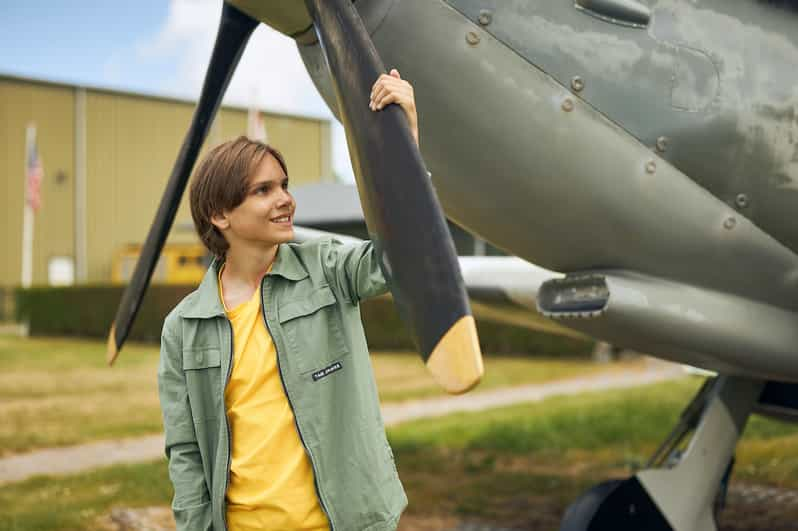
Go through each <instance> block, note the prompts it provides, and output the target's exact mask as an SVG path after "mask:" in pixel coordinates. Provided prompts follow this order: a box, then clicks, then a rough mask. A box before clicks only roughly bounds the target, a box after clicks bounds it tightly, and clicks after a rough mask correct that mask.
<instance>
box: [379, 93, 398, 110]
mask: <svg viewBox="0 0 798 531" xmlns="http://www.w3.org/2000/svg"><path fill="white" fill-rule="evenodd" d="M389 103H400V101H399V95H398V94H396V93H395V92H391V93H388V94H386V95H385V96H383V97H382V98H381V99H380V100H378V101H377V110H380V109H382V108H383V107H385V106H386V105H388V104H389Z"/></svg>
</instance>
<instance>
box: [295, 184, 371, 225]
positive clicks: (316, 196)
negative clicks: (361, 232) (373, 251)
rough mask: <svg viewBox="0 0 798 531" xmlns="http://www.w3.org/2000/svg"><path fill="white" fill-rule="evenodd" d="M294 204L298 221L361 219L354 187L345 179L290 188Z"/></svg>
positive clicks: (315, 221)
mask: <svg viewBox="0 0 798 531" xmlns="http://www.w3.org/2000/svg"><path fill="white" fill-rule="evenodd" d="M291 193H292V194H293V196H294V199H295V200H296V204H297V208H296V214H295V216H294V221H295V222H296V223H297V225H322V224H327V223H352V222H363V221H364V219H365V217H364V216H363V208H362V207H361V206H360V196H359V195H358V192H357V187H356V186H355V185H354V184H348V183H318V184H306V185H302V186H297V187H296V188H293V189H292V190H291Z"/></svg>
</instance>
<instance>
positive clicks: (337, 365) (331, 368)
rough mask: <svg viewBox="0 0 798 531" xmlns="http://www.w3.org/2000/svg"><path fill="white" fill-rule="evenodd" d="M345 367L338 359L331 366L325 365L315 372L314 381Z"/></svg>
mask: <svg viewBox="0 0 798 531" xmlns="http://www.w3.org/2000/svg"><path fill="white" fill-rule="evenodd" d="M342 368H343V366H342V365H341V362H340V361H336V362H335V363H333V364H332V365H330V366H329V367H325V368H323V369H320V370H318V371H316V372H314V373H313V381H314V382H317V381H319V380H321V379H322V378H324V377H325V376H327V375H329V374H332V373H334V372H335V371H340V370H341V369H342Z"/></svg>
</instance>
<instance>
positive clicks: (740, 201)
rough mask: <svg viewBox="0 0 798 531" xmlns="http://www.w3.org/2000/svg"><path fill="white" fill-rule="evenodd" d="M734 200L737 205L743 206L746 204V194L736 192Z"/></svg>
mask: <svg viewBox="0 0 798 531" xmlns="http://www.w3.org/2000/svg"><path fill="white" fill-rule="evenodd" d="M734 202H735V203H737V206H738V207H740V208H745V207H747V206H748V196H747V195H745V194H737V197H736V198H735V199H734Z"/></svg>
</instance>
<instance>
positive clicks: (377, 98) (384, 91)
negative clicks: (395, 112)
mask: <svg viewBox="0 0 798 531" xmlns="http://www.w3.org/2000/svg"><path fill="white" fill-rule="evenodd" d="M387 93H388V87H385V86H382V85H380V86H379V87H378V88H377V90H376V91H375V92H374V94H372V96H371V101H373V102H375V103H376V102H379V101H380V99H381V98H382V97H383V96H385V94H387Z"/></svg>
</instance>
